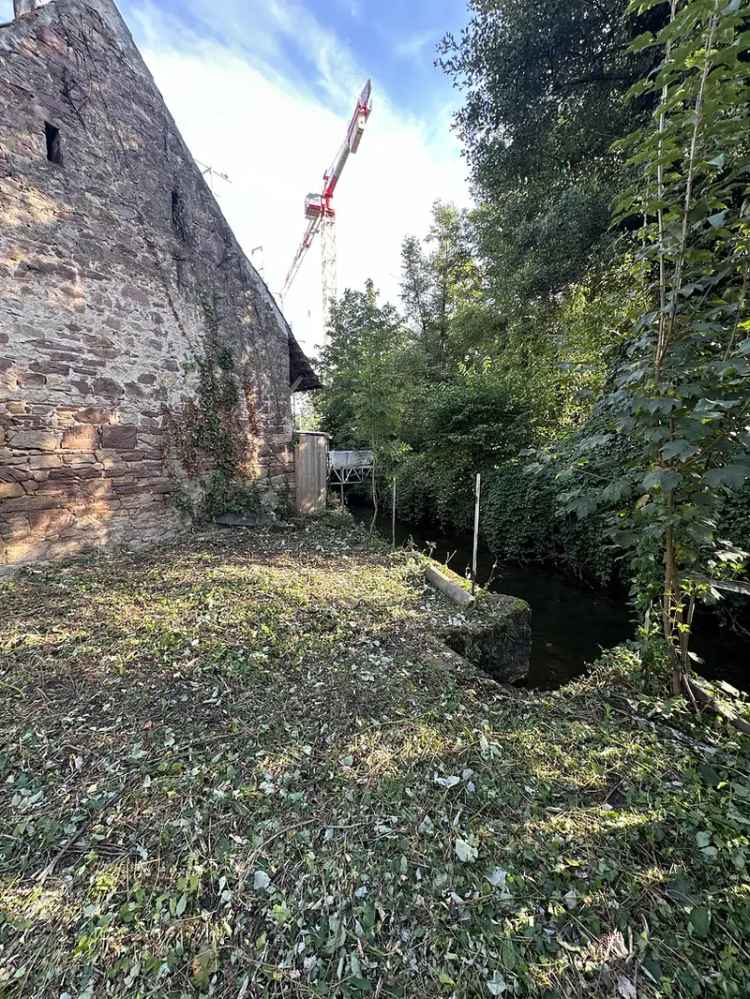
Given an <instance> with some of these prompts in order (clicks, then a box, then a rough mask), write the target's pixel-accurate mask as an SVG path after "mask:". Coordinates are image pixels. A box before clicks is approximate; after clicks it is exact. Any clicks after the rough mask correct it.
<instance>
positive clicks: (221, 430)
mask: <svg viewBox="0 0 750 999" xmlns="http://www.w3.org/2000/svg"><path fill="white" fill-rule="evenodd" d="M202 309H203V317H204V322H205V327H206V334H205V337H204V339H203V353H202V356H201V357H200V358H199V359H198V360H197V362H196V363H197V366H198V374H199V377H198V392H197V396H196V399H195V400H192V399H190V400H188V401H187V402H186V403H185V404H184V405H183V406H182V409H181V410H180V412H179V413H178V414H173V415H172V417H171V421H170V428H171V435H172V440H173V444H174V448H175V453H176V456H177V458H178V460H179V462H180V464H181V466H182V468H183V469H184V470H185V472H186V473H187V475H188V477H189V478H190V479H193V480H196V481H197V482H198V483H199V486H200V488H199V496H198V499H197V502H196V501H193V499H191V497H190V496H189V495H188V493H187V492H186V491H185V490H184V489H181V490H179V492H178V493H177V503H178V505H179V507H180V509H181V510H183V511H184V512H185V514H186V515H188V516H190V517H191V518H195V519H197V520H199V521H210V520H213V518H214V517H216V516H218V515H220V514H224V513H257V512H258V510H259V509H260V500H259V496H258V493H257V491H256V490H255V489H254V488H253V486H252V483H250V482H248V481H247V479H246V478H245V477H244V476H243V474H242V466H243V462H244V461H245V459H246V457H247V449H248V442H247V431H246V429H245V428H243V427H242V426H241V422H240V411H239V406H240V392H241V387H240V382H239V379H238V376H237V372H236V370H235V369H236V362H235V358H234V355H233V353H232V349H231V347H230V346H229V345H228V344H227V343H226V342H224V341H223V340H222V339H221V337H220V335H219V324H218V322H217V315H216V309H217V306H216V303H215V302H214V301H213V300H211V299H208V298H207V299H205V300H204V301H203V302H202ZM250 415H251V417H252V414H250ZM252 429H254V428H252V427H251V430H252Z"/></svg>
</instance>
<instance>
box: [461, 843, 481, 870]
mask: <svg viewBox="0 0 750 999" xmlns="http://www.w3.org/2000/svg"><path fill="white" fill-rule="evenodd" d="M456 856H457V857H458V859H459V860H460V861H461V863H462V864H473V863H474V861H475V860H476V859H477V857H478V856H479V851H478V850H477V848H476V847H474V846H472V845H471V843H467V842H466V840H465V839H457V840H456Z"/></svg>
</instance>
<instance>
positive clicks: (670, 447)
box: [661, 440, 700, 461]
mask: <svg viewBox="0 0 750 999" xmlns="http://www.w3.org/2000/svg"><path fill="white" fill-rule="evenodd" d="M699 452H700V448H697V447H696V446H695V445H694V444H691V443H690V441H687V440H676V441H669V443H668V444H665V445H664V447H663V448H662V449H661V453H662V457H663V458H664V459H665V460H666V461H671V459H672V458H679V459H680V461H687V460H688V459H689V458H692V457H694V456H695V455H696V454H698V453H699Z"/></svg>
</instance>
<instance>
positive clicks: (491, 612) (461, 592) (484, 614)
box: [426, 565, 531, 683]
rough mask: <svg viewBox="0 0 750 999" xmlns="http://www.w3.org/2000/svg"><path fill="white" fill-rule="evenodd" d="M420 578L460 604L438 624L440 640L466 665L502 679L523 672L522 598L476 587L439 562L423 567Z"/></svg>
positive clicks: (527, 631)
mask: <svg viewBox="0 0 750 999" xmlns="http://www.w3.org/2000/svg"><path fill="white" fill-rule="evenodd" d="M426 578H427V580H428V582H430V583H431V584H432V585H433V586H435V587H436V588H437V589H439V590H440V591H441V592H442V593H445V594H446V596H448V598H449V599H450V600H452V601H453V602H454V603H455V604H457V605H458V607H460V610H457V612H456V614H455V615H451V616H450V617H449V619H448V621H447V622H446V623H445V624H444V625H442V626H441V627H440V628H439V635H440V637H441V638H442V640H443V641H444V642H445V644H446V645H447V646H448V647H449V648H450V649H452V650H453V651H454V652H456V653H458V655H460V656H463V658H464V659H467V660H468V661H469V662H470V663H471V664H472V665H474V666H478V667H479V668H480V669H482V670H484V671H485V672H486V673H488V674H489V675H490V676H492V677H494V678H495V679H496V680H499V681H501V682H503V683H514V682H516V681H518V680H522V679H523V678H524V677H525V676H527V675H528V672H529V667H530V659H531V607H530V606H529V605H528V604H527V603H526V601H525V600H520V599H519V598H518V597H511V596H507V595H506V594H502V593H488V592H487V591H486V590H482V589H481V588H477V591H476V597H472V595H471V593H470V592H469V587H470V585H471V584H470V583H469V582H468V580H466V579H463V578H462V577H461V576H459V575H457V574H456V573H455V572H452V571H451V570H450V569H448V568H446V567H445V566H441V567H440V569H439V570H438V568H437V567H436V566H432V565H430V566H428V568H427V571H426Z"/></svg>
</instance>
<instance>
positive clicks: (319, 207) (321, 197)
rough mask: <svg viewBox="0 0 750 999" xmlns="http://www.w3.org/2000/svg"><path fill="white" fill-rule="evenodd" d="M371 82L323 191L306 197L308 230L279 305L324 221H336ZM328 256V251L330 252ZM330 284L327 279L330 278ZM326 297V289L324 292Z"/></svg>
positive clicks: (367, 114)
mask: <svg viewBox="0 0 750 999" xmlns="http://www.w3.org/2000/svg"><path fill="white" fill-rule="evenodd" d="M371 98H372V81H371V80H368V81H367V83H366V84H365V85H364V87H363V88H362V93H361V94H360V95H359V99H358V100H357V105H356V107H355V109H354V114H353V115H352V119H351V121H350V123H349V127H348V129H347V132H346V138H345V139H344V143H343V145H342V146H341V149H340V150H339V152H338V154H337V156H336V158H335V160H334V161H333V163H332V164H331V166H330V167H329V168H328V170H327V171H326V172H325V174H324V175H323V187H322V193H321V194H308V196H307V197H306V198H305V218H307V219H308V226H307V229H306V230H305V234H304V236H303V237H302V243H301V244H300V246H299V248H298V250H297V252H296V254H295V256H294V260H293V262H292V266H291V267H290V268H289V273H288V274H287V276H286V280H285V281H284V287H283V288H282V290H281V295H280V298H281V301H282V304H283V300H284V297H285V295H286V294H287V293H288V291H289V289H290V288H291V286H292V284H293V282H294V279H295V277H296V276H297V273H298V272H299V269H300V267H301V266H302V261H303V260H304V257H305V255H306V253H307V251H308V250H309V249H310V246H311V245H312V243H313V240H314V239H315V236H316V234H317V232H318V230H319V229H320V228H321V225H322V224H323V222H324V221H325V223H326V224H327V225H332V224H333V222H334V219H335V212H334V209H333V206H332V204H331V201H332V199H333V195H334V192H335V190H336V185H337V184H338V182H339V180H340V178H341V174H342V173H343V171H344V167H345V166H346V163H347V160H348V159H349V156H350V154H351V153H356V152H357V150H358V149H359V145H360V142H361V141H362V135H363V134H364V131H365V127H366V125H367V120H368V118H369V117H370V112H371V111H372V100H371ZM332 242H333V245H334V251H333V252H334V260H333V265H331V261H330V260H329V261H328V266H329V268H330V267H331V266H333V269H334V271H335V241H332ZM329 255H330V249H329ZM323 267H324V271H325V268H326V261H325V260H324V263H323ZM325 283H326V276H325V273H324V285H325ZM329 283H330V275H329ZM331 290H332V297H335V295H336V289H335V288H333V289H331ZM324 297H325V289H324Z"/></svg>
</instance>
